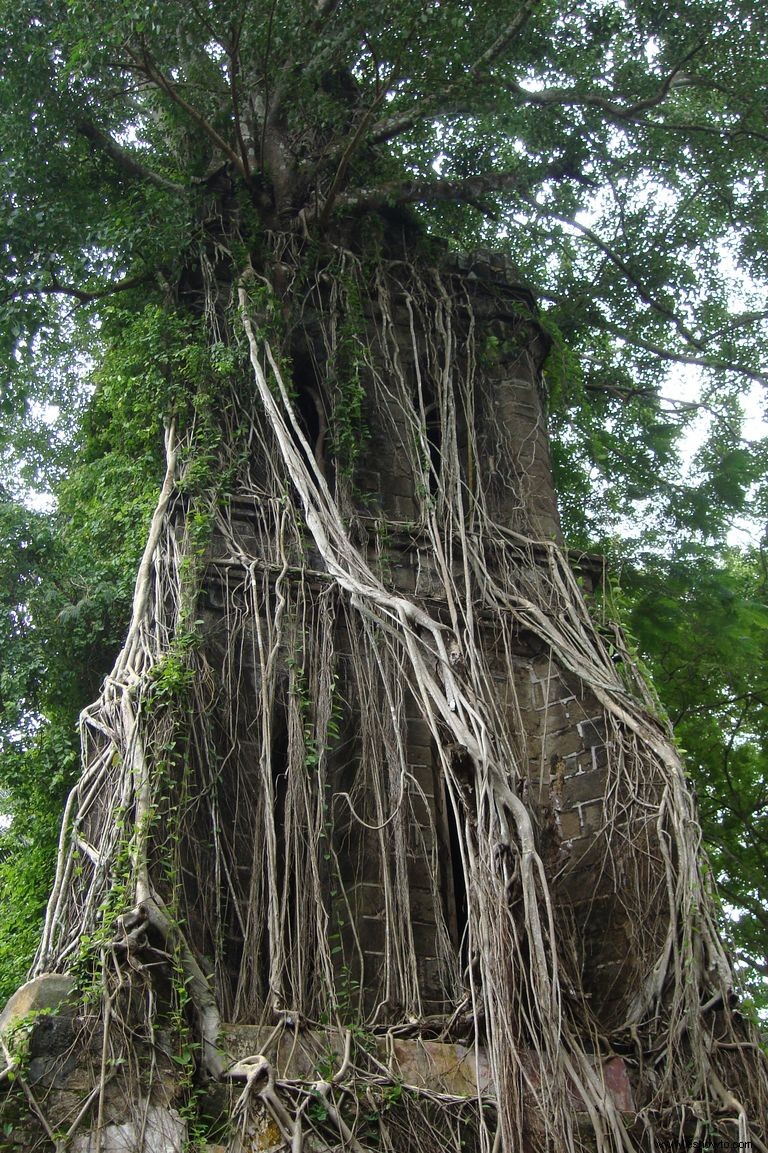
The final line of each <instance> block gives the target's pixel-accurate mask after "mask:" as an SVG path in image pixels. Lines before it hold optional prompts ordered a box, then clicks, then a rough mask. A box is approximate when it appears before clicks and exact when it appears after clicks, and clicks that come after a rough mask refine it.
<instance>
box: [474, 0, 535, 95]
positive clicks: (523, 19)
mask: <svg viewBox="0 0 768 1153" xmlns="http://www.w3.org/2000/svg"><path fill="white" fill-rule="evenodd" d="M540 4H541V0H524V2H523V4H521V6H520V8H518V10H517V12H516V13H515V15H514V18H513V19H512V21H511V23H510V24H508V25H507V27H506V28H505V29H504V31H503V32H502V33H501V35H500V36H498V37H497V38H496V40H494V42H493V44H491V46H490V48H487V49H486V50H485V52H483V54H482V55H481V56H478V58H477V60H476V61H475V62H474V64H472V65H470V67H469V75H470V76H474V75H475V74H476V73H477V72H479V71H480V69H481V68H488V67H489V65H491V64H493V62H494V60H497V59H498V58H499V56H501V54H502V52H503V51H504V49H505V48H508V47H509V45H510V44H512V43H513V41H515V40H516V39H517V37H518V36H519V35H520V33H521V32H522V30H523V28H525V26H526V24H527V23H528V21H529V20H530V18H531V16H532V15H533V13H534V11H535V10H536V8H538V7H539V5H540Z"/></svg>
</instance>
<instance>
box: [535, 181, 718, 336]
mask: <svg viewBox="0 0 768 1153" xmlns="http://www.w3.org/2000/svg"><path fill="white" fill-rule="evenodd" d="M521 197H522V199H523V200H525V202H526V203H527V204H529V205H530V206H531V208H533V209H535V211H536V212H537V213H539V214H541V215H544V216H547V217H549V219H551V220H557V221H559V222H560V223H561V224H566V225H568V227H569V228H573V229H574V231H576V232H578V233H580V234H581V235H582V236H583V237H584V239H585V240H588V241H589V243H590V244H591V245H593V247H595V248H597V249H598V250H599V251H600V252H602V253H603V255H604V256H605V257H606V258H607V260H608V261H609V262H610V263H611V264H612V265H613V266H614V268H616V269H618V271H619V272H620V273H621V274H622V276H623V277H624V278H625V280H627V281H628V282H629V283H630V284H631V285H632V287H633V288H634V289H635V290H636V291H637V294H638V296H639V297H640V299H641V300H642V301H643V303H644V304H647V305H648V307H649V308H651V309H652V310H653V311H654V312H657V313H658V314H659V316H661V317H663V318H664V320H667V321H669V322H670V324H673V325H674V327H675V328H676V329H677V331H678V332H679V334H680V335H681V336H682V337H683V339H684V340H685V342H686V344H689V345H690V346H691V348H695V349H696V350H697V351H699V352H703V351H704V344H703V342H702V341H701V340H699V339H698V337H696V336H694V334H693V333H692V332H691V330H690V329H689V328H688V327H687V325H685V324H683V322H682V320H680V318H679V317H678V316H676V315H675V313H674V312H673V311H672V309H671V308H668V307H667V305H665V304H662V303H661V302H660V301H658V300H657V299H656V298H655V297H654V296H652V295H651V293H650V292H649V291H648V289H647V288H646V287H645V285H644V284H643V282H642V280H640V278H639V277H638V276H637V275H636V273H634V272H633V271H632V269H631V268H630V267H629V265H628V264H627V262H626V261H625V260H624V258H623V257H621V256H620V255H619V254H618V252H615V251H614V249H612V248H611V246H610V245H609V244H608V243H607V242H606V241H605V240H603V239H602V237H600V236H598V235H597V233H596V232H594V231H593V230H592V229H591V228H588V227H587V226H586V224H581V223H580V222H579V221H578V220H577V219H576V218H575V217H574V216H565V215H563V214H562V213H560V212H555V211H554V209H550V208H546V207H545V206H544V205H542V204H539V203H538V201H536V200H534V198H533V197H532V196H530V195H527V194H526V193H522V192H521Z"/></svg>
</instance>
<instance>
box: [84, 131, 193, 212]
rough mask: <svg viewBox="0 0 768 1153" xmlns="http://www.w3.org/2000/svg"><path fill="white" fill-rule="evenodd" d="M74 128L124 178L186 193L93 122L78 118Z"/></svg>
mask: <svg viewBox="0 0 768 1153" xmlns="http://www.w3.org/2000/svg"><path fill="white" fill-rule="evenodd" d="M75 127H76V129H77V131H78V132H79V133H80V135H81V136H84V137H85V138H86V140H87V141H88V142H89V143H90V144H92V145H93V147H94V148H97V149H98V150H99V151H100V152H103V153H104V154H105V155H106V156H108V157H109V158H110V160H112V161H113V162H114V163H115V164H116V165H117V166H118V168H120V169H121V170H122V171H123V172H124V173H125V174H126V176H130V177H131V178H132V179H134V180H143V181H145V182H146V183H147V184H153V185H154V186H155V188H161V189H162V190H163V191H164V192H174V193H176V194H177V195H181V194H184V193H186V189H185V188H184V186H183V185H182V184H177V183H176V182H175V181H174V180H168V179H167V177H165V176H161V175H160V173H159V172H153V170H152V169H151V168H147V167H146V165H144V164H142V163H141V162H140V161H139V160H137V159H136V157H135V156H133V155H131V153H130V152H128V151H126V149H125V148H122V147H121V146H120V145H119V144H118V143H117V141H116V140H115V139H114V138H113V137H112V136H110V135H109V133H107V132H104V131H103V130H102V129H101V128H98V127H97V126H96V125H95V124H94V123H93V121H91V120H88V119H86V117H84V116H79V117H78V118H77V120H76V121H75Z"/></svg>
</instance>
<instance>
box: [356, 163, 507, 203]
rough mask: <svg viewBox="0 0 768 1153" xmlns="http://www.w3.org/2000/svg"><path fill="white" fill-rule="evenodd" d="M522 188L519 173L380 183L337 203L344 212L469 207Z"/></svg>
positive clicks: (489, 173)
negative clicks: (443, 203) (442, 204)
mask: <svg viewBox="0 0 768 1153" xmlns="http://www.w3.org/2000/svg"><path fill="white" fill-rule="evenodd" d="M524 188H527V181H524V180H523V179H521V174H520V173H519V172H486V173H481V174H480V175H478V176H467V177H465V178H463V179H461V180H431V179H427V180H405V181H398V182H393V183H391V184H382V185H380V186H379V187H378V188H362V189H360V190H359V191H357V192H349V193H346V194H345V195H344V196H340V197H339V198H338V200H337V204H338V206H339V207H342V208H346V209H351V210H355V209H357V210H360V209H365V210H368V211H375V210H376V209H377V208H386V207H387V206H392V205H395V204H416V203H419V202H424V203H430V202H432V201H440V200H457V201H462V202H464V203H468V204H472V203H474V202H476V201H478V200H480V199H481V198H482V197H483V196H486V195H488V194H489V193H493V192H515V193H517V194H518V195H521V194H522V192H523V189H524Z"/></svg>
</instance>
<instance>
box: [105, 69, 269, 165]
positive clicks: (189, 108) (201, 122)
mask: <svg viewBox="0 0 768 1153" xmlns="http://www.w3.org/2000/svg"><path fill="white" fill-rule="evenodd" d="M127 52H128V55H129V57H130V58H131V60H132V61H133V63H134V65H135V66H136V67H137V68H138V69H139V70H140V71H141V72H143V73H144V75H145V76H146V77H147V79H148V80H151V82H152V83H153V84H154V85H155V87H157V88H159V89H160V91H161V92H165V94H166V96H168V97H170V99H171V100H172V101H173V102H174V104H177V105H178V106H179V108H181V109H183V110H184V112H186V113H187V115H188V116H189V117H190V119H191V120H194V122H195V124H196V125H197V126H198V128H200V129H201V130H202V131H203V132H204V133H205V135H206V136H207V137H208V139H209V140H211V141H212V142H213V143H214V144H215V145H216V147H217V148H218V149H219V150H220V151H221V152H222V153H223V154H224V156H226V158H227V160H229V161H230V162H231V163H232V164H233V165H234V166H235V168H236V169H237V170H238V172H239V173H240V175H241V176H242V177H243V179H244V180H245V181H248V173H247V172H246V170H245V167H244V166H243V161H242V158H241V157H240V156H238V154H237V153H236V152H235V150H234V149H233V148H231V147H230V145H229V144H227V142H226V140H225V139H224V137H223V136H221V135H219V133H218V132H217V131H216V129H215V128H214V127H213V125H212V124H210V123H209V122H208V121H207V120H206V119H205V117H204V116H202V115H201V114H200V113H199V112H198V111H197V109H196V108H195V107H193V105H192V104H190V103H189V101H188V100H186V99H185V97H183V96H182V95H181V93H180V92H179V90H178V88H177V87H176V85H175V84H174V83H173V82H172V81H171V80H169V79H168V77H167V76H166V75H165V74H164V73H163V72H161V71H160V69H159V68H158V67H157V66H156V65H155V63H154V61H153V60H152V58H151V56H150V55H149V53H148V52H147V51H146V50H144V49H142V52H141V55H140V56H139V55H138V53H136V52H135V51H134V50H133V49H132V48H130V47H129V48H127Z"/></svg>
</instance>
